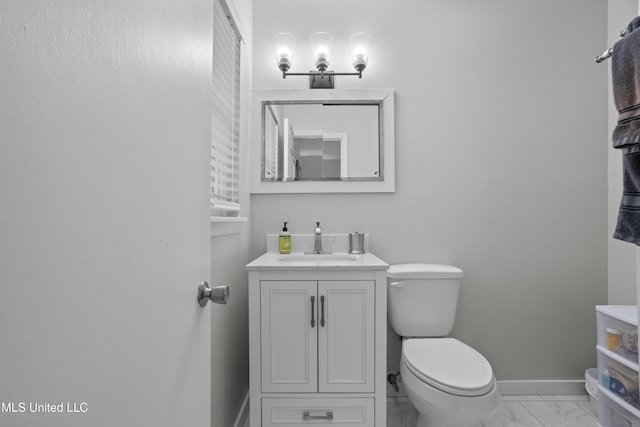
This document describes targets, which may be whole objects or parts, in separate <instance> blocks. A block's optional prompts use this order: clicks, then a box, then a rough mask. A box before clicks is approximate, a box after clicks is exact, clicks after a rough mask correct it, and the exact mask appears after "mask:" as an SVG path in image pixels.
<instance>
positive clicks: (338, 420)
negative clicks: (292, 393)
mask: <svg viewBox="0 0 640 427" xmlns="http://www.w3.org/2000/svg"><path fill="white" fill-rule="evenodd" d="M373 402H374V399H373V398H345V399H323V398H320V399H318V398H313V399H308V398H287V399H272V398H267V399H262V427H292V426H304V425H306V424H309V425H312V426H314V427H319V426H332V427H356V426H359V427H365V426H366V427H374V424H375V423H374V403H373Z"/></svg>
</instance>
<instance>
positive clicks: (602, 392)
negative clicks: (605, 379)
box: [598, 385, 640, 427]
mask: <svg viewBox="0 0 640 427" xmlns="http://www.w3.org/2000/svg"><path fill="white" fill-rule="evenodd" d="M598 414H599V415H598V420H599V421H600V425H601V426H602V427H640V411H638V410H637V409H634V408H629V407H623V406H621V405H620V404H619V403H618V399H617V398H616V396H615V395H614V394H613V393H611V392H610V391H609V390H606V389H605V388H604V387H602V386H601V385H599V386H598Z"/></svg>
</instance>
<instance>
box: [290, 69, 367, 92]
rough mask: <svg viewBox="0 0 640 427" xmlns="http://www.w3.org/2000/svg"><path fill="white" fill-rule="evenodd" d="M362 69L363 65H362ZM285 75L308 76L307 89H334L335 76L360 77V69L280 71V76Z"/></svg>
mask: <svg viewBox="0 0 640 427" xmlns="http://www.w3.org/2000/svg"><path fill="white" fill-rule="evenodd" d="M362 69H364V67H362ZM287 76H309V89H335V87H334V85H335V76H358V78H359V79H361V78H362V70H359V71H358V72H357V73H334V72H333V71H325V72H319V71H309V72H308V73H287V72H286V71H283V72H282V78H283V79H286V78H287Z"/></svg>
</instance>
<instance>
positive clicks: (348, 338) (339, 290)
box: [318, 281, 375, 393]
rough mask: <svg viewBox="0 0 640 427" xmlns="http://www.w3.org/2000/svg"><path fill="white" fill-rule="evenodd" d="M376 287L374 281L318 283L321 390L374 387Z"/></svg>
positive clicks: (344, 390) (363, 390) (352, 389)
mask: <svg viewBox="0 0 640 427" xmlns="http://www.w3.org/2000/svg"><path fill="white" fill-rule="evenodd" d="M374 289H375V288H374V282H371V281H320V282H319V283H318V294H319V298H320V308H319V310H320V314H319V316H320V319H321V322H322V320H324V322H323V323H321V325H320V328H319V329H318V350H319V355H318V362H319V367H318V383H319V384H318V386H319V390H320V391H321V392H336V393H337V392H351V393H354V392H373V391H374V387H375V384H374V374H375V369H374V354H375V352H374V344H375V327H374V323H375V322H374V310H375V305H374V300H375V297H374ZM323 301H324V302H323Z"/></svg>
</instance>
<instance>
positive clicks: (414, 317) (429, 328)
mask: <svg viewBox="0 0 640 427" xmlns="http://www.w3.org/2000/svg"><path fill="white" fill-rule="evenodd" d="M462 277H463V272H462V270H461V269H459V268H458V267H454V266H452V265H441V264H397V265H391V266H390V267H389V270H388V271H387V296H388V300H387V304H388V316H389V322H390V323H391V327H393V330H394V331H395V332H396V333H397V334H398V335H400V336H403V337H443V336H446V335H449V333H451V330H452V329H453V324H454V321H455V318H456V308H457V306H458V290H459V289H460V280H461V279H462Z"/></svg>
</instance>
